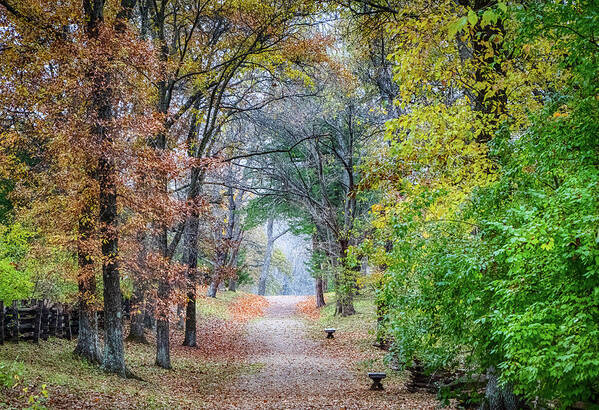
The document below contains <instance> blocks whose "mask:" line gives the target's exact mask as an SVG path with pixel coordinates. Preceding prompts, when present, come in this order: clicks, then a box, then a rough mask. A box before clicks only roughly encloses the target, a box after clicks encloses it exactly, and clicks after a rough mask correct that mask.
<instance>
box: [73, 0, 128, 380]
mask: <svg viewBox="0 0 599 410" xmlns="http://www.w3.org/2000/svg"><path fill="white" fill-rule="evenodd" d="M83 8H84V11H85V15H86V19H87V24H86V27H85V30H86V34H87V36H88V37H89V38H92V39H96V38H98V37H99V33H100V26H101V25H102V23H103V20H104V1H103V0H93V1H92V0H84V1H83ZM111 80H112V79H111V76H110V73H109V70H108V68H107V67H97V71H96V73H94V77H93V90H92V98H91V109H92V111H93V113H94V114H95V117H96V118H95V123H94V125H93V127H92V133H93V135H94V136H95V139H96V141H98V142H99V143H100V144H101V146H100V158H99V160H98V182H99V208H100V241H101V244H102V278H103V281H104V292H103V293H104V329H105V335H104V358H103V367H104V369H105V370H107V371H109V372H113V373H116V374H119V375H121V376H123V377H125V376H126V368H125V351H124V346H123V324H122V309H121V303H122V300H123V297H122V294H121V287H120V272H119V266H118V255H119V249H118V221H117V216H118V215H117V196H116V169H115V164H114V159H113V158H112V157H111V156H110V149H111V148H112V145H113V140H112V136H111V134H110V132H109V130H108V129H107V124H110V122H111V120H112V117H113V115H112V105H111V101H112V89H111V88H110V84H111Z"/></svg>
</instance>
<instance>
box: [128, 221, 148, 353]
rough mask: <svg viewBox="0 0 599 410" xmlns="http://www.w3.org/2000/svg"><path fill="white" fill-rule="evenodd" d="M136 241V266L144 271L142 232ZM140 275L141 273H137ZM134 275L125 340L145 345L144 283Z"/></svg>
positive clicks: (145, 254)
mask: <svg viewBox="0 0 599 410" xmlns="http://www.w3.org/2000/svg"><path fill="white" fill-rule="evenodd" d="M137 240H138V241H139V243H140V246H141V249H140V252H139V254H138V265H139V267H140V268H141V270H143V271H145V270H146V268H147V267H146V256H147V242H146V241H147V238H146V235H145V234H144V233H143V232H139V233H138V235H137ZM138 273H141V272H138ZM138 276H139V275H135V276H134V277H133V295H132V296H131V322H130V324H129V336H127V340H130V341H133V342H137V343H143V344H147V343H148V341H147V339H146V335H145V323H144V322H145V313H146V300H145V299H146V286H145V281H144V280H143V279H141V278H139V277H138Z"/></svg>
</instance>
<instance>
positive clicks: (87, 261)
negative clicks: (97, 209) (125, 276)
mask: <svg viewBox="0 0 599 410" xmlns="http://www.w3.org/2000/svg"><path fill="white" fill-rule="evenodd" d="M90 208H91V207H87V208H86V209H85V210H84V212H83V214H82V217H81V218H80V219H79V239H78V244H77V259H78V262H79V266H78V268H79V270H78V282H79V337H78V339H77V346H76V347H75V354H76V355H78V356H80V357H82V358H84V359H86V360H87V361H89V362H90V363H100V362H101V361H102V356H101V353H100V345H99V342H98V316H97V314H96V309H95V306H94V304H93V299H94V296H95V294H96V276H95V272H94V269H93V260H92V259H91V255H89V252H88V251H87V250H86V247H87V246H89V244H88V241H89V236H90V235H91V233H92V231H93V229H94V228H93V220H94V218H93V216H92V212H91V209H90Z"/></svg>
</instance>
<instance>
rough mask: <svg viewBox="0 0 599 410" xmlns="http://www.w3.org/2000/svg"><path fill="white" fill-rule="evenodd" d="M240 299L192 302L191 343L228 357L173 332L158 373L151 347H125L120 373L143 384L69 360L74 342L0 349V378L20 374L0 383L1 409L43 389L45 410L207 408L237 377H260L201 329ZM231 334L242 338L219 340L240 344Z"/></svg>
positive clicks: (225, 315) (227, 295)
mask: <svg viewBox="0 0 599 410" xmlns="http://www.w3.org/2000/svg"><path fill="white" fill-rule="evenodd" d="M243 297H247V294H245V293H243V292H221V293H219V294H218V297H217V298H216V299H214V298H206V299H201V300H199V301H198V302H199V303H198V313H199V315H200V317H201V318H200V319H199V321H198V323H199V326H200V327H199V329H198V337H199V340H198V343H200V344H201V345H210V347H211V348H215V349H218V348H221V350H222V349H225V350H232V351H230V352H229V351H227V352H221V353H222V354H218V355H214V354H212V353H213V352H212V351H210V350H209V349H202V348H200V349H194V348H186V347H183V346H181V341H182V340H183V336H182V333H181V332H180V331H175V332H174V334H173V337H172V339H171V361H172V366H173V369H172V370H164V369H160V368H158V367H157V366H155V365H154V360H155V349H156V347H155V345H154V344H149V345H142V344H136V343H127V344H126V349H125V352H126V362H127V366H128V368H129V369H130V370H131V371H132V372H133V373H134V374H136V375H137V376H139V377H141V378H142V379H143V381H138V380H134V379H122V378H120V377H118V376H115V375H112V374H107V373H105V372H103V371H102V370H101V369H100V368H99V367H97V366H94V365H90V364H89V363H87V362H86V361H84V360H81V359H79V358H77V357H75V356H74V355H73V354H72V352H73V350H74V348H75V344H76V341H75V340H73V341H67V340H63V339H55V338H50V340H48V341H45V342H43V341H42V342H40V343H39V344H38V345H35V344H32V343H24V342H22V343H19V344H13V343H9V344H5V345H4V346H0V371H3V370H2V369H5V370H4V371H5V372H6V371H9V370H6V369H19V372H18V373H20V374H19V375H18V379H15V381H16V382H18V383H17V386H15V387H12V386H10V387H6V386H2V385H1V384H0V408H24V407H27V406H28V405H27V401H28V399H29V397H30V396H31V395H32V394H33V395H38V394H39V391H40V390H41V389H42V386H43V385H44V384H45V385H47V386H48V387H47V390H48V394H49V400H48V406H49V407H51V408H81V407H96V408H198V407H205V406H207V404H208V402H218V399H215V397H216V396H217V395H218V392H219V390H220V387H222V386H224V385H225V384H226V383H231V382H232V381H234V380H235V379H236V378H237V377H239V376H240V375H242V374H252V373H254V372H257V371H259V370H260V365H259V364H247V363H244V353H243V352H239V349H237V351H236V350H235V346H234V345H227V346H226V347H222V344H221V341H222V338H223V334H222V333H219V332H222V331H223V329H222V326H212V327H205V328H202V326H203V324H204V323H206V322H209V320H207V319H209V318H211V319H213V320H217V321H223V322H224V321H227V320H229V319H230V316H231V313H230V309H229V307H230V306H233V305H234V304H235V301H236V300H243V299H241V298H243ZM219 323H220V322H219ZM235 329H240V331H241V330H242V326H238V327H236V328H231V329H227V330H226V331H227V332H229V333H226V334H225V335H224V336H227V337H229V338H231V339H234V338H235V337H237V338H238V339H239V341H238V342H237V344H238V345H239V344H240V343H243V338H239V335H238V334H235V335H234V334H232V332H234V331H236V330H235ZM150 339H153V338H152V337H150ZM201 347H203V346H201ZM15 363H16V364H17V365H16V366H15V365H13V364H15ZM21 363H22V365H20V364H21ZM9 377H11V378H12V377H13V376H12V375H10V376H9ZM11 384H14V383H11ZM24 389H26V391H24ZM40 397H41V396H40ZM211 397H212V399H211Z"/></svg>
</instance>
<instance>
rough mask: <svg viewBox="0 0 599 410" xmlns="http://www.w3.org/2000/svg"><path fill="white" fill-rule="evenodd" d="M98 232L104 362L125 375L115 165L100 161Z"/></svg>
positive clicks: (106, 365) (110, 161)
mask: <svg viewBox="0 0 599 410" xmlns="http://www.w3.org/2000/svg"><path fill="white" fill-rule="evenodd" d="M100 162H101V163H100V224H101V228H100V233H101V235H100V236H101V238H102V257H103V258H104V266H103V267H102V278H103V280H104V329H105V336H104V360H103V366H104V368H105V369H106V370H108V371H110V372H114V373H117V374H119V375H121V376H123V377H125V376H126V368H125V349H124V345H123V318H122V315H123V310H122V301H123V295H122V293H121V280H120V272H119V266H118V254H119V248H118V236H117V203H116V186H115V183H114V178H115V175H114V163H113V161H112V160H111V159H104V158H103V159H101V161H100Z"/></svg>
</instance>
